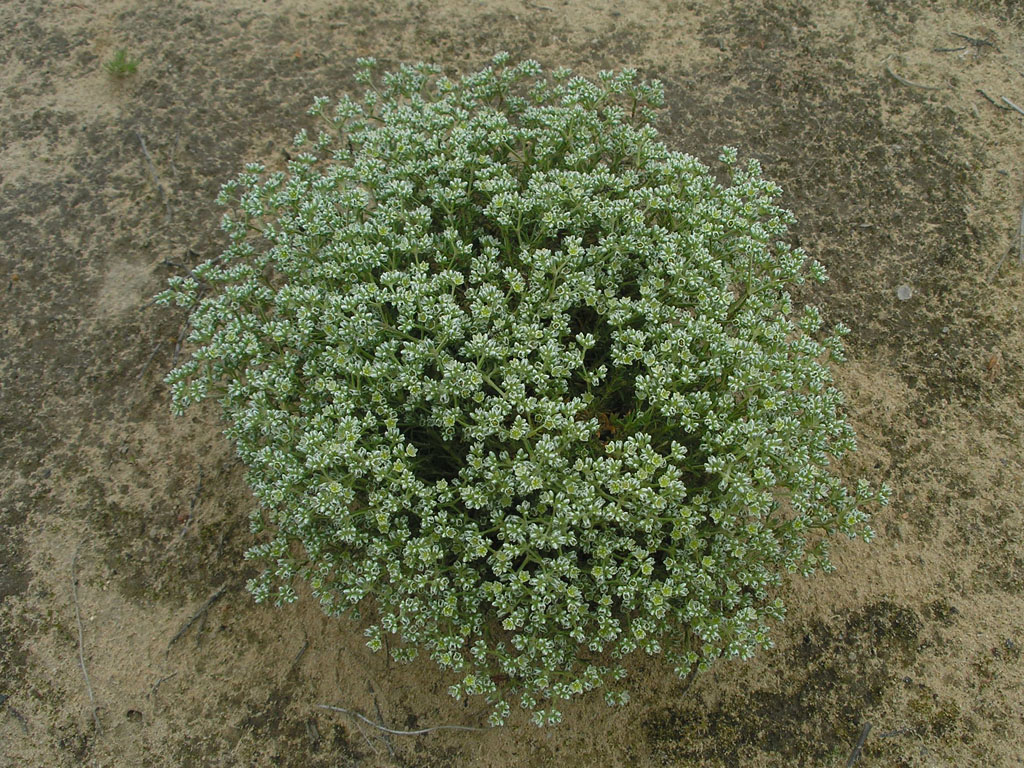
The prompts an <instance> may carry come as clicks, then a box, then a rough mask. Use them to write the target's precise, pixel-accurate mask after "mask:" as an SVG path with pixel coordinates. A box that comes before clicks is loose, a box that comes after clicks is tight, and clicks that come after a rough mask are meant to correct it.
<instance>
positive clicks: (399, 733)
mask: <svg viewBox="0 0 1024 768" xmlns="http://www.w3.org/2000/svg"><path fill="white" fill-rule="evenodd" d="M314 706H316V707H318V708H319V709H329V710H330V711H331V712H341V713H342V714H345V715H353V716H355V717H358V718H359V719H360V720H362V721H363V722H364V723H366V724H367V725H372V726H373V727H374V728H376V729H378V730H381V731H384V732H385V733H390V734H393V735H395V736H421V735H423V734H424V733H430V732H432V731H486V730H489V729H488V728H474V727H473V726H471V725H435V726H434V727H432V728H422V729H420V730H418V731H396V730H393V729H391V728H385V727H384V726H383V725H378V724H377V723H375V722H373V720H370V719H369V718H367V717H363V716H362V715H361V714H359V713H358V712H355V711H353V710H351V709H345V708H344V707H332V706H331V705H330V704H315V705H314Z"/></svg>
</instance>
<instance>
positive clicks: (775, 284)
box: [162, 54, 884, 723]
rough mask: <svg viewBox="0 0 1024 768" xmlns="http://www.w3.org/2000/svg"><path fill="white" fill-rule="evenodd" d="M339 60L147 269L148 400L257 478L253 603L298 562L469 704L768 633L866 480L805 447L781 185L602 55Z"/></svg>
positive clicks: (524, 695)
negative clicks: (280, 154) (163, 382)
mask: <svg viewBox="0 0 1024 768" xmlns="http://www.w3.org/2000/svg"><path fill="white" fill-rule="evenodd" d="M357 79H358V80H359V81H360V82H362V83H364V84H365V86H366V92H365V95H364V96H363V97H362V99H361V102H357V101H353V100H351V99H349V98H348V97H342V98H341V99H340V100H339V101H337V102H336V103H334V104H331V103H330V102H329V101H328V99H326V98H319V99H316V100H315V102H314V106H313V108H312V109H311V114H313V115H316V116H317V117H318V118H320V119H321V120H322V121H323V122H322V130H315V131H314V132H313V133H315V135H310V134H309V133H308V132H307V131H302V132H300V133H299V135H298V136H297V137H296V140H295V144H296V146H297V147H298V148H299V151H300V153H298V154H296V155H295V156H294V157H292V158H291V160H290V162H289V164H288V167H287V170H286V171H280V172H274V173H270V172H268V171H267V170H266V169H265V168H264V167H263V166H262V165H258V164H253V165H249V166H247V167H246V169H245V172H244V173H242V174H241V175H240V176H239V177H238V178H237V179H236V180H234V181H232V182H230V183H228V184H226V185H225V186H224V188H223V191H222V194H221V196H220V198H219V201H220V202H221V203H223V204H227V205H230V206H232V208H231V212H230V213H229V214H228V215H226V216H225V217H224V220H223V229H224V230H225V232H226V233H227V235H228V237H229V238H230V244H229V246H228V247H227V249H226V250H225V251H224V253H223V254H222V255H221V256H220V257H218V258H217V259H215V260H212V261H209V262H207V263H205V264H202V265H201V266H200V267H198V268H197V269H195V270H194V271H193V272H192V273H191V274H190V275H189V276H187V277H180V278H175V279H173V280H172V281H171V287H170V289H169V290H168V291H166V292H165V293H164V294H162V300H163V301H165V302H170V301H174V302H176V303H177V304H179V305H182V306H185V307H189V308H191V310H192V313H191V316H190V322H191V335H190V337H189V339H190V341H191V342H193V343H194V345H195V346H194V351H193V352H192V353H191V356H190V357H189V358H188V359H187V360H186V361H185V362H184V363H183V364H182V365H181V366H179V367H178V368H177V369H175V370H174V371H173V372H172V373H171V374H170V376H169V377H168V382H169V383H170V384H171V388H172V393H173V403H174V407H175V408H176V409H177V410H178V411H181V410H183V409H184V408H185V407H186V406H189V405H191V404H193V403H195V402H197V401H200V400H202V399H203V398H206V397H209V396H215V397H216V398H217V399H218V400H219V402H220V404H221V405H222V407H223V410H224V414H225V416H226V421H227V424H228V426H227V430H226V432H227V435H228V436H229V437H230V438H231V439H232V440H233V441H234V442H235V443H236V444H237V447H238V452H239V455H240V456H241V458H242V460H243V461H244V463H245V464H246V466H247V467H248V477H249V481H250V483H251V486H252V488H253V491H254V493H255V495H256V497H257V498H258V499H259V502H260V505H259V508H258V509H257V510H256V511H255V512H254V514H253V517H252V526H253V531H254V533H256V534H257V535H259V536H260V539H259V543H257V544H256V545H255V546H253V547H252V548H251V550H250V551H249V556H250V557H251V558H253V559H254V560H257V561H259V562H260V563H262V566H263V571H262V574H261V575H260V576H259V577H258V578H256V579H254V580H253V581H252V582H250V589H251V590H252V592H253V594H254V595H255V597H256V598H257V599H258V600H268V599H270V600H273V601H275V602H277V603H283V602H290V601H292V600H294V599H296V591H295V584H296V580H297V579H301V580H302V581H304V582H305V583H306V584H308V586H309V589H310V590H311V591H312V593H313V594H314V595H315V596H316V598H318V599H319V601H320V602H321V603H322V605H323V608H324V610H325V611H327V612H328V613H329V614H341V613H345V612H348V611H350V610H351V611H352V612H354V613H358V615H360V616H362V618H363V619H364V620H367V621H368V622H369V627H368V628H367V630H366V634H367V636H368V638H369V645H370V646H371V647H372V648H374V649H379V648H381V647H382V646H383V645H384V641H385V638H386V637H390V638H391V639H390V642H388V646H389V648H390V652H391V654H392V655H393V656H394V657H395V658H399V659H411V658H413V657H414V656H415V655H416V654H417V653H418V652H425V653H426V654H428V655H429V656H430V657H431V658H432V659H433V660H434V661H435V662H437V664H439V665H440V666H441V667H444V668H446V669H448V670H452V671H453V672H454V673H457V674H456V675H455V676H454V678H453V679H454V680H456V682H454V684H453V685H452V686H451V689H450V691H451V693H452V695H453V696H455V697H457V698H458V697H462V696H468V695H474V694H482V695H484V696H486V697H488V699H489V700H490V702H491V703H492V704H493V707H492V714H491V721H492V722H493V723H500V722H503V721H504V719H505V718H506V717H507V716H508V714H509V711H510V703H515V702H518V703H519V704H520V705H521V706H523V707H525V708H526V709H528V710H531V711H532V712H533V717H534V720H535V721H536V722H538V723H553V722H556V721H557V720H558V719H559V717H560V714H559V712H558V710H557V709H556V706H557V702H558V701H559V700H565V699H568V698H570V697H572V696H573V695H576V694H582V693H584V692H586V691H590V690H592V689H596V688H602V687H603V688H604V689H605V695H606V698H607V699H608V701H609V702H610V703H613V704H614V703H620V702H622V701H624V700H625V699H626V694H625V691H624V687H623V686H622V684H621V683H620V684H619V685H616V684H615V681H621V680H622V678H623V677H624V676H625V671H624V668H623V666H622V661H623V659H624V657H626V656H628V655H630V654H632V653H634V652H637V651H639V650H642V651H644V652H645V653H648V654H662V655H663V656H664V657H665V658H666V659H667V660H668V663H669V664H670V665H671V666H672V667H673V668H674V669H675V671H676V672H677V673H678V674H680V675H683V676H685V675H688V674H690V673H691V672H692V671H694V670H696V669H700V668H704V667H706V666H707V665H708V664H710V663H711V662H712V661H713V660H714V659H715V658H718V657H722V656H730V657H736V656H739V657H747V656H749V655H750V654H752V653H753V652H754V651H755V650H757V649H758V648H764V647H767V646H769V645H770V638H769V626H768V625H769V622H770V621H771V620H776V619H780V618H781V617H782V615H783V603H782V601H781V599H780V598H779V596H778V594H777V593H778V590H777V587H778V586H779V584H780V581H781V578H782V576H783V574H785V573H787V572H799V573H803V574H809V573H810V572H811V571H813V570H815V569H817V568H826V569H828V568H830V567H831V566H830V563H829V559H828V549H827V545H828V541H829V536H830V535H832V534H836V533H843V534H848V535H851V536H855V535H859V536H863V537H865V538H867V537H869V536H870V530H869V529H868V527H867V525H866V513H865V512H864V511H863V507H864V505H865V503H866V502H871V501H884V489H883V491H876V490H873V489H872V488H871V487H869V485H868V484H867V483H866V482H864V481H859V482H857V483H855V484H854V485H853V486H852V487H849V486H847V485H846V484H844V482H843V481H842V480H841V479H840V478H839V477H838V476H837V474H836V473H835V471H834V464H835V460H836V459H838V458H840V457H841V456H842V455H843V454H844V453H845V452H847V451H849V450H851V449H852V448H853V447H854V435H853V430H852V429H851V427H850V425H849V424H848V422H847V421H846V419H845V417H844V416H843V413H842V396H841V394H840V392H839V391H837V390H836V389H835V387H834V386H833V384H832V377H831V374H830V369H829V364H830V361H835V362H841V361H842V359H843V358H842V344H841V341H840V337H841V336H842V335H843V334H844V333H845V332H846V329H845V328H843V327H842V326H839V327H837V328H836V329H835V330H834V331H831V332H823V331H822V329H821V326H822V319H821V315H820V313H819V311H818V310H817V309H815V308H814V307H811V306H807V307H802V308H799V309H798V308H794V306H793V302H792V300H791V296H790V290H791V288H792V286H794V285H797V284H800V283H801V282H803V280H804V279H805V275H809V276H810V277H812V278H813V279H815V280H818V281H823V280H824V279H825V275H824V270H823V268H822V267H821V265H820V264H818V263H817V262H814V261H810V260H808V258H807V257H806V255H805V254H804V252H803V251H801V250H800V249H798V248H793V247H791V246H790V245H789V244H787V242H786V241H785V239H784V238H785V235H786V232H787V227H788V226H789V225H790V224H792V223H793V218H792V215H791V214H790V213H789V212H788V211H786V210H783V209H782V208H780V207H778V206H777V205H776V200H777V198H778V196H779V194H780V190H779V188H778V187H777V186H776V185H775V184H773V183H772V182H770V181H766V180H765V179H764V178H763V177H762V174H761V170H760V168H759V166H758V164H757V163H756V162H748V163H745V164H740V163H738V162H737V159H736V152H735V151H734V150H725V151H724V152H723V154H722V156H721V158H720V160H721V162H722V164H723V167H724V176H725V177H728V181H727V182H724V183H723V182H720V181H717V180H716V178H715V177H714V176H713V175H712V174H711V172H710V171H709V169H708V168H707V167H705V166H703V165H702V164H701V163H699V162H698V161H697V160H696V159H694V158H693V157H691V156H689V155H686V154H682V153H680V152H676V151H673V150H670V149H668V148H667V147H666V146H665V144H664V143H662V141H661V140H660V139H659V135H658V132H657V131H656V129H655V128H654V118H655V112H654V109H655V108H657V107H659V106H661V105H662V103H663V92H662V88H661V85H660V84H659V83H657V82H638V81H637V76H636V72H635V71H633V70H624V71H622V72H617V73H616V72H601V73H600V75H599V77H598V79H597V81H596V82H591V81H588V80H586V79H583V78H580V77H575V76H572V74H571V73H570V72H569V71H568V70H566V69H559V70H556V71H554V72H553V73H551V75H550V76H548V75H545V74H544V73H543V72H542V70H541V67H540V66H539V65H538V64H537V63H536V62H534V61H523V62H521V63H518V64H514V65H513V64H510V63H509V57H508V56H507V55H506V54H499V55H498V56H496V57H495V58H494V60H493V63H492V65H490V66H488V67H486V68H485V69H483V70H482V71H480V72H477V73H476V74H472V75H469V76H466V77H462V78H461V79H458V80H452V79H449V78H447V77H444V76H442V75H441V74H440V72H439V70H438V69H437V68H435V67H432V66H428V65H423V64H420V65H417V66H402V67H400V68H399V69H398V70H397V71H394V72H391V73H388V74H384V75H383V76H382V77H378V76H376V75H375V72H374V62H373V61H372V60H361V61H360V71H359V76H358V78H357Z"/></svg>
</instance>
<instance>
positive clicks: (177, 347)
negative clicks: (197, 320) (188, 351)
mask: <svg viewBox="0 0 1024 768" xmlns="http://www.w3.org/2000/svg"><path fill="white" fill-rule="evenodd" d="M204 293H206V286H200V287H199V290H198V291H196V303H195V304H193V305H192V308H191V309H190V310H189V311H188V314H187V315H185V321H184V322H183V323H182V324H181V330H180V331H179V332H178V338H177V340H176V341H175V342H174V354H173V355H171V367H172V368H173V367H174V366H175V365H177V364H178V355H179V354H181V345H182V344H184V343H185V337H186V336H187V335H188V329H189V321H190V320H191V319H192V313H193V312H195V311H196V309H197V308H198V307H199V302H200V300H201V299H202V298H203V294H204Z"/></svg>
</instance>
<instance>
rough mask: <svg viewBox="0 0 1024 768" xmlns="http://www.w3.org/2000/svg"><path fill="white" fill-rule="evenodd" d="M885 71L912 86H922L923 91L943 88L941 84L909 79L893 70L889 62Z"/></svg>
mask: <svg viewBox="0 0 1024 768" xmlns="http://www.w3.org/2000/svg"><path fill="white" fill-rule="evenodd" d="M885 71H886V72H888V73H889V74H890V75H891V76H892V77H893V79H895V80H897V81H899V82H901V83H903V84H904V85H909V86H910V87H911V88H920V89H921V90H922V91H941V90H943V89H942V87H941V86H937V85H922V84H921V83H915V82H914V81H913V80H907V78H905V77H901V76H899V75H897V74H896V73H895V72H893V71H892V66H891V65H889V64H886V65H885Z"/></svg>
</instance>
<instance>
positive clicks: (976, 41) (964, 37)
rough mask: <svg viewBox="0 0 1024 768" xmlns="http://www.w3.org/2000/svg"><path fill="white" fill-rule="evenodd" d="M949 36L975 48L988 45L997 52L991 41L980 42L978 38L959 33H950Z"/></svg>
mask: <svg viewBox="0 0 1024 768" xmlns="http://www.w3.org/2000/svg"><path fill="white" fill-rule="evenodd" d="M950 34H951V35H952V36H953V37H959V38H960V39H961V40H966V41H967V42H968V43H970V44H971V45H973V46H974V47H975V48H984V47H985V46H986V45H990V46H992V47H993V48H995V49H996V50H997V51H998V50H999V49H998V48H996V44H995V43H993V42H992V41H991V40H982V39H981V38H979V37H968V36H967V35H961V34H960V33H959V32H950Z"/></svg>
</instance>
